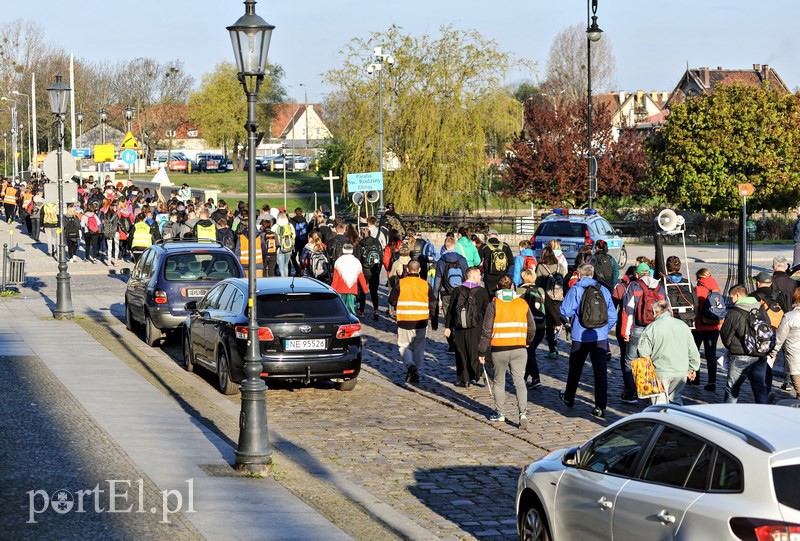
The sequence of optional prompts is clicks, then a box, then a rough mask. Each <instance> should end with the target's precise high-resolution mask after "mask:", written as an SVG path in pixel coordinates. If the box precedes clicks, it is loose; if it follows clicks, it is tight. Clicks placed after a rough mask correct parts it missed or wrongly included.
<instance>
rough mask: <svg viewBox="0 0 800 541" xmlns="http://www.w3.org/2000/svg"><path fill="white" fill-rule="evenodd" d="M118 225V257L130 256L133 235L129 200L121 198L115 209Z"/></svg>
mask: <svg viewBox="0 0 800 541" xmlns="http://www.w3.org/2000/svg"><path fill="white" fill-rule="evenodd" d="M117 218H118V224H119V225H118V227H117V229H118V230H119V249H120V259H123V260H124V259H126V258H128V259H129V258H130V253H131V237H132V235H133V211H132V210H131V206H130V201H128V200H121V201H120V204H119V205H118V210H117Z"/></svg>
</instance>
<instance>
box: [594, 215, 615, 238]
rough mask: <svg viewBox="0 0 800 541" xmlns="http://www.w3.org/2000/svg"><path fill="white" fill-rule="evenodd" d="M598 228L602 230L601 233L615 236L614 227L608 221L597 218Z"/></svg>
mask: <svg viewBox="0 0 800 541" xmlns="http://www.w3.org/2000/svg"><path fill="white" fill-rule="evenodd" d="M596 223H597V230H598V231H599V232H600V234H601V235H603V236H606V237H613V236H614V234H615V233H614V228H613V227H611V224H609V223H608V222H607V221H605V220H603V219H602V218H601V219H598V220H597V222H596Z"/></svg>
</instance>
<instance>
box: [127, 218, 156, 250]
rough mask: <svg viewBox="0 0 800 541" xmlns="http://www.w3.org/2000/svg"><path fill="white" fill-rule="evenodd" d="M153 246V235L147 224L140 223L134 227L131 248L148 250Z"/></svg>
mask: <svg viewBox="0 0 800 541" xmlns="http://www.w3.org/2000/svg"><path fill="white" fill-rule="evenodd" d="M151 244H153V235H152V234H151V233H150V226H149V225H147V222H139V223H138V224H136V225H134V226H133V239H132V240H131V248H147V247H148V246H150V245H151Z"/></svg>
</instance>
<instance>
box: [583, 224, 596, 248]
mask: <svg viewBox="0 0 800 541" xmlns="http://www.w3.org/2000/svg"><path fill="white" fill-rule="evenodd" d="M583 243H584V244H585V245H586V246H591V245H592V244H594V241H593V240H592V237H590V236H589V228H588V227H587V228H586V229H584V230H583Z"/></svg>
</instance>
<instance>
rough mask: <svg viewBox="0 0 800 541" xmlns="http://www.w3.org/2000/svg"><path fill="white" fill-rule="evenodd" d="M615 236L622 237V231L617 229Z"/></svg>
mask: <svg viewBox="0 0 800 541" xmlns="http://www.w3.org/2000/svg"><path fill="white" fill-rule="evenodd" d="M614 234H615V235H617V236H618V237H621V236H622V229H615V230H614Z"/></svg>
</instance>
